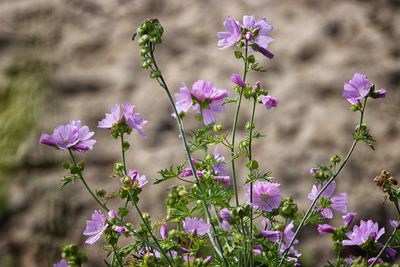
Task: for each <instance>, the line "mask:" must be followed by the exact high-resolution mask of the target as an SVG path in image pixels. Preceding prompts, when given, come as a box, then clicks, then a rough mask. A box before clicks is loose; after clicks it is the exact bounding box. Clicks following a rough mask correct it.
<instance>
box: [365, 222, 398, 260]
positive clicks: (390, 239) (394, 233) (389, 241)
mask: <svg viewBox="0 0 400 267" xmlns="http://www.w3.org/2000/svg"><path fill="white" fill-rule="evenodd" d="M398 230H399V227H396V228H395V229H394V230H393V232H392V234H391V235H390V237H389V239H388V240H387V241H386V243H385V244H384V245H383V247H382V248H381V250H380V251H379V253H378V255H376V257H375V259H374V261H373V262H372V263H371V265H369V267H372V266H374V265H375V264H376V262H377V261H378V260H379V258H380V257H381V256H382V253H383V252H384V251H385V249H386V248H387V247H388V246H389V245H390V243H391V242H392V240H393V239H394V238H395V236H396V233H397V231H398Z"/></svg>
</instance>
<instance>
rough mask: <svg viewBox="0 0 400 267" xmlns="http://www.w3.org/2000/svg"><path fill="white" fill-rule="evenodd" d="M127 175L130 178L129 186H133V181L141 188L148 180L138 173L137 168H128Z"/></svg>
mask: <svg viewBox="0 0 400 267" xmlns="http://www.w3.org/2000/svg"><path fill="white" fill-rule="evenodd" d="M128 177H129V178H131V182H130V186H133V185H134V183H135V182H137V184H138V187H139V188H142V187H143V186H144V185H145V184H147V183H148V182H149V181H148V180H147V178H146V176H145V175H140V174H139V172H138V170H129V171H128Z"/></svg>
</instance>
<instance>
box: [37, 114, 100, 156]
mask: <svg viewBox="0 0 400 267" xmlns="http://www.w3.org/2000/svg"><path fill="white" fill-rule="evenodd" d="M93 135H94V132H91V131H90V130H89V128H88V127H87V126H86V125H83V126H81V122H80V121H70V122H69V123H68V124H66V125H60V126H57V127H56V128H55V129H54V132H53V134H52V135H48V134H42V135H41V136H40V140H39V142H40V143H42V144H45V145H49V146H54V147H56V148H58V149H61V150H66V149H72V150H76V151H78V152H86V151H89V150H91V149H93V146H94V145H95V144H96V140H94V139H90V138H91V137H92V136H93Z"/></svg>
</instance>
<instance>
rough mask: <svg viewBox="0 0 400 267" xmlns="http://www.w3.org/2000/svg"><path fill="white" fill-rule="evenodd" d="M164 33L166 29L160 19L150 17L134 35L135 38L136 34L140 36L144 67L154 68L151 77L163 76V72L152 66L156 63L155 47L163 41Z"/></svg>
mask: <svg viewBox="0 0 400 267" xmlns="http://www.w3.org/2000/svg"><path fill="white" fill-rule="evenodd" d="M163 33H164V29H163V27H162V26H161V24H160V22H159V21H158V19H148V20H145V21H144V22H143V23H142V25H140V27H139V28H138V29H137V32H136V34H135V35H134V36H133V39H134V38H135V37H136V35H137V36H138V37H139V40H138V44H139V46H140V48H141V49H140V55H141V56H142V58H143V62H142V67H143V68H145V69H148V68H151V69H152V70H151V72H150V78H158V77H160V76H161V72H160V71H159V70H158V69H156V68H153V67H152V66H153V65H154V59H153V52H154V48H155V46H156V45H157V44H160V43H161V37H162V35H163Z"/></svg>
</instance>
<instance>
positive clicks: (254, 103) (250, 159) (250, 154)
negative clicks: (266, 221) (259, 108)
mask: <svg viewBox="0 0 400 267" xmlns="http://www.w3.org/2000/svg"><path fill="white" fill-rule="evenodd" d="M256 104H257V97H254V100H253V109H252V112H251V121H250V131H249V161H252V160H253V156H252V146H251V145H252V141H253V125H254V115H255V113H256ZM253 174H254V173H253V170H250V203H253ZM252 247H253V208H251V209H250V248H252ZM253 256H254V253H251V256H250V266H253V260H254V259H253Z"/></svg>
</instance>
